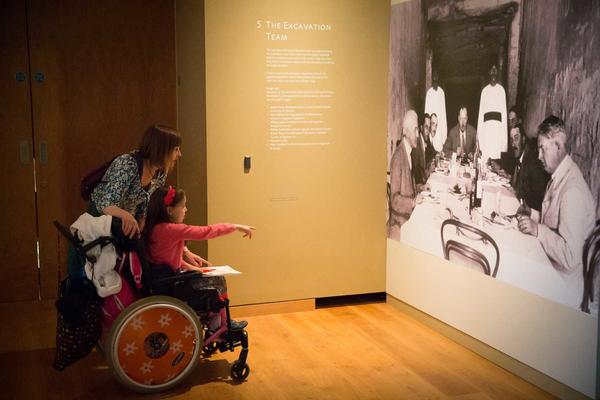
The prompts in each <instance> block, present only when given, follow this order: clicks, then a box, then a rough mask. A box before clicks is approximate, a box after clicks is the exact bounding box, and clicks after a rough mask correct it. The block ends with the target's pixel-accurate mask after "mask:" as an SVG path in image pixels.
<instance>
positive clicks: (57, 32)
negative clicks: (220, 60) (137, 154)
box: [28, 0, 176, 298]
mask: <svg viewBox="0 0 600 400" xmlns="http://www.w3.org/2000/svg"><path fill="white" fill-rule="evenodd" d="M28 10H29V24H28V26H29V40H30V57H31V67H32V71H33V74H34V77H35V76H37V77H38V78H39V79H38V80H37V81H34V82H33V86H32V97H33V121H34V137H35V142H36V150H37V158H38V159H39V162H38V163H37V164H36V165H37V170H36V176H37V180H38V192H37V195H38V225H39V243H40V272H41V274H40V276H41V294H42V297H44V298H47V297H53V296H54V295H55V292H56V287H57V285H56V283H57V279H58V278H59V276H62V275H63V274H64V271H65V270H66V265H65V261H66V260H65V254H66V253H65V248H66V245H65V243H64V240H63V239H62V238H61V237H60V236H59V235H58V233H57V231H56V229H55V228H54V226H53V225H52V221H53V220H55V219H57V220H60V221H62V222H63V223H65V224H71V223H72V222H73V221H74V220H75V219H76V218H77V217H78V216H79V215H80V214H81V213H82V212H84V211H85V209H86V204H84V202H83V201H82V200H81V198H80V196H79V182H80V181H81V178H82V177H83V176H84V175H85V174H86V172H88V171H89V170H91V169H93V168H95V167H97V166H98V165H100V164H101V163H103V162H105V161H107V160H110V159H111V158H112V157H114V156H115V155H117V154H119V153H124V152H127V151H130V150H133V149H135V148H137V145H138V143H139V141H140V139H141V137H142V134H143V133H144V131H145V129H146V128H147V127H148V126H150V125H151V124H154V123H156V122H160V123H164V124H168V125H171V126H175V124H176V91H175V90H176V88H175V82H176V76H175V22H174V21H175V17H174V4H173V0H162V1H153V2H146V1H142V0H134V1H120V0H108V1H102V2H81V1H77V0H70V1H61V2H56V1H52V0H29V1H28Z"/></svg>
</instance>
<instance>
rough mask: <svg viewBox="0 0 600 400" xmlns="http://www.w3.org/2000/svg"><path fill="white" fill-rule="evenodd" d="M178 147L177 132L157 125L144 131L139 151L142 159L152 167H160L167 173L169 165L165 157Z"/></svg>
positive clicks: (179, 139)
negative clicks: (147, 161)
mask: <svg viewBox="0 0 600 400" xmlns="http://www.w3.org/2000/svg"><path fill="white" fill-rule="evenodd" d="M179 145H181V136H180V135H179V132H177V131H176V130H175V129H173V128H169V127H168V126H164V125H158V124H157V125H152V126H151V127H149V128H148V129H146V133H144V137H143V138H142V142H141V143H140V148H139V150H140V154H141V156H142V158H144V159H147V160H149V161H150V164H152V165H156V166H160V168H161V169H162V170H163V171H164V172H165V173H168V172H169V171H168V170H169V167H170V165H169V164H168V160H167V157H168V156H169V154H170V153H171V151H172V150H173V149H174V148H175V147H177V146H179Z"/></svg>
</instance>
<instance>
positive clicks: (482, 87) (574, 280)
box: [387, 0, 600, 314]
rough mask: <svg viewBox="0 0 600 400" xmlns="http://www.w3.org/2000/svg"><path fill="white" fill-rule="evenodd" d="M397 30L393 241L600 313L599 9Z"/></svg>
mask: <svg viewBox="0 0 600 400" xmlns="http://www.w3.org/2000/svg"><path fill="white" fill-rule="evenodd" d="M390 18H391V23H390V61H389V67H390V70H389V99H390V100H389V112H388V140H387V153H388V221H387V230H388V237H389V238H390V239H392V240H397V241H400V242H401V243H403V244H407V245H410V246H412V247H415V248H417V249H420V250H422V251H426V252H428V253H431V254H434V255H438V256H440V257H444V258H445V259H447V260H450V261H452V262H454V263H455V264H460V266H461V267H468V268H471V269H473V270H474V271H477V272H478V273H483V274H486V275H488V276H489V277H490V279H499V280H501V281H504V282H506V283H509V284H511V285H514V286H516V287H519V288H521V289H524V290H527V291H529V292H532V293H535V294H537V295H540V296H542V297H544V298H547V299H550V300H553V301H556V302H559V303H562V304H564V305H566V306H569V307H572V308H575V309H577V310H580V311H582V312H586V313H591V314H597V313H598V291H599V287H598V274H597V272H596V270H597V269H598V268H600V265H599V260H600V244H599V241H600V225H599V224H600V219H599V218H600V172H599V171H600V53H599V52H598V51H597V49H600V2H597V1H593V0H512V1H509V0H506V1H504V0H495V1H481V0H407V1H403V2H399V3H397V4H393V5H392V9H391V17H390Z"/></svg>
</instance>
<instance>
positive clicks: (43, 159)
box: [39, 140, 48, 164]
mask: <svg viewBox="0 0 600 400" xmlns="http://www.w3.org/2000/svg"><path fill="white" fill-rule="evenodd" d="M39 155H40V158H39V160H40V164H48V142H46V141H45V140H42V141H41V142H40V153H39Z"/></svg>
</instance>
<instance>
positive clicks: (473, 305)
mask: <svg viewBox="0 0 600 400" xmlns="http://www.w3.org/2000/svg"><path fill="white" fill-rule="evenodd" d="M438 240H439V239H438ZM386 291H387V293H389V294H391V295H392V296H394V297H396V298H397V299H400V300H402V301H404V302H405V303H408V304H410V305H411V306H413V307H415V308H417V309H419V310H421V311H423V312H425V313H427V314H429V315H431V316H433V317H434V318H437V319H439V320H441V321H443V322H445V323H447V324H449V325H451V326H453V327H455V328H456V329H459V330H460V331H463V332H464V333H466V334H468V335H470V336H472V337H474V338H476V339H478V340H480V341H482V342H484V343H486V344H488V345H489V346H491V347H493V348H495V349H497V350H499V351H501V352H503V353H505V354H507V355H509V356H511V357H513V358H515V359H517V360H518V361H521V362H522V363H524V364H527V365H529V366H530V367H532V368H535V369H537V370H538V371H541V372H543V373H544V374H546V375H548V376H550V377H552V378H554V379H556V380H557V381H559V382H562V383H564V384H565V385H567V386H570V387H572V388H574V389H575V390H577V391H579V392H582V393H584V394H586V395H588V396H592V397H593V395H594V393H595V371H596V333H597V329H598V328H597V319H596V318H594V317H591V316H590V315H588V314H584V313H582V312H580V311H577V310H573V309H571V308H569V307H566V306H563V305H561V304H558V303H554V302H552V301H548V300H546V299H543V298H541V297H539V296H537V295H534V294H531V293H529V292H526V291H523V290H521V289H517V288H515V287H513V286H511V285H508V284H506V283H504V282H501V281H498V280H496V279H490V278H489V277H487V276H485V275H483V274H480V273H478V272H475V271H472V270H469V269H467V268H463V267H461V266H457V265H455V264H451V263H450V262H448V261H446V260H444V259H441V258H439V257H435V256H432V255H430V254H427V253H424V252H421V251H419V250H416V249H413V248H412V247H409V246H406V245H403V244H401V243H400V242H396V241H393V240H388V241H387V289H386Z"/></svg>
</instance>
